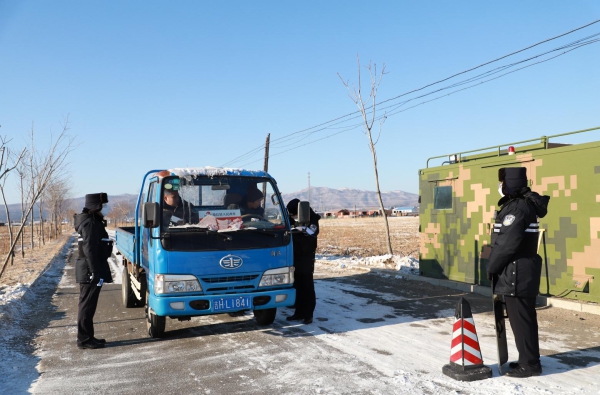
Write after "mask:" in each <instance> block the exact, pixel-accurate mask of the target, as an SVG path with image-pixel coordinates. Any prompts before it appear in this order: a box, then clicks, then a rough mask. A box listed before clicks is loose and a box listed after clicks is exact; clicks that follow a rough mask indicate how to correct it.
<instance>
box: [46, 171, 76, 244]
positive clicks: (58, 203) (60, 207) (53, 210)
mask: <svg viewBox="0 0 600 395" xmlns="http://www.w3.org/2000/svg"><path fill="white" fill-rule="evenodd" d="M70 193H71V188H70V186H69V184H68V181H67V180H66V178H64V177H61V178H59V177H57V178H56V179H55V180H53V181H52V182H51V183H50V184H49V185H48V187H47V188H46V191H45V192H44V194H43V198H44V201H45V202H46V208H47V211H48V216H49V218H48V220H49V223H50V235H49V236H50V238H56V237H58V235H59V234H60V233H62V227H61V223H62V221H63V220H64V219H65V217H66V215H67V210H68V207H67V198H68V196H69V194H70Z"/></svg>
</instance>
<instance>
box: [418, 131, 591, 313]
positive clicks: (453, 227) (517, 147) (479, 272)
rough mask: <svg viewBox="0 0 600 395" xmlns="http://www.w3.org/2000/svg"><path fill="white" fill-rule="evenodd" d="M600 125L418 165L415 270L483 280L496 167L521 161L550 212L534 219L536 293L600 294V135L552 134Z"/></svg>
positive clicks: (494, 201)
mask: <svg viewBox="0 0 600 395" xmlns="http://www.w3.org/2000/svg"><path fill="white" fill-rule="evenodd" d="M598 130H600V128H594V129H587V130H582V131H577V132H572V133H565V134H559V135H554V136H547V137H546V136H544V137H541V138H540V139H535V140H527V141H520V142H517V143H510V144H505V145H502V146H495V147H488V148H483V149H480V150H475V151H468V152H463V153H458V154H453V155H444V156H443V157H434V158H430V159H428V161H427V167H426V168H425V169H421V170H419V178H420V181H419V195H420V197H419V198H420V202H421V205H420V212H419V214H420V224H419V230H420V237H421V240H420V252H419V260H420V270H421V274H422V275H424V276H428V277H435V278H444V279H450V280H454V281H460V282H465V283H470V284H479V285H488V286H489V281H488V280H487V278H486V265H487V259H486V258H487V257H488V256H489V251H490V247H489V244H490V239H491V236H490V231H491V229H493V222H494V216H495V213H496V210H498V209H499V207H498V200H499V199H500V195H499V193H498V169H500V168H501V167H518V166H523V167H526V168H527V176H528V178H529V184H530V187H531V189H532V190H534V191H536V192H538V193H539V194H542V195H548V196H550V197H551V198H550V204H549V209H548V215H547V216H546V217H545V218H542V219H540V230H541V232H540V237H539V243H538V253H539V254H540V256H541V257H542V260H543V267H542V278H541V285H540V293H541V294H543V295H551V296H558V297H566V298H573V299H580V300H586V301H594V302H600V141H594V142H589V143H580V144H573V145H569V144H557V143H552V142H551V140H553V139H555V138H557V137H563V138H567V139H569V138H571V139H573V138H575V137H574V136H573V135H575V134H580V133H584V132H587V133H585V135H580V136H583V137H587V140H588V141H589V140H595V139H597V138H598ZM592 131H596V132H592ZM554 141H556V140H554ZM442 158H443V159H442ZM442 160H445V161H444V162H443V163H442V164H441V165H439V166H435V167H429V166H430V162H432V161H433V162H436V161H437V162H442Z"/></svg>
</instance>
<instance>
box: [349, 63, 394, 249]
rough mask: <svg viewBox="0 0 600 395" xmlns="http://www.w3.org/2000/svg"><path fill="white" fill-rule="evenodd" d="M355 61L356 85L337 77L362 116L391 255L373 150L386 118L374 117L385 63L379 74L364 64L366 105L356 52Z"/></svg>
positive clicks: (389, 244)
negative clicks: (376, 126) (368, 82)
mask: <svg viewBox="0 0 600 395" xmlns="http://www.w3.org/2000/svg"><path fill="white" fill-rule="evenodd" d="M356 63H357V66H358V84H357V87H350V84H349V83H348V81H344V79H343V78H342V76H341V75H340V73H338V77H339V78H340V80H341V81H342V84H344V86H345V87H346V89H347V90H348V95H349V96H350V99H351V100H352V101H353V102H354V104H355V105H356V106H357V107H358V110H359V111H360V113H361V115H362V118H363V123H364V125H363V126H364V128H365V131H364V133H365V135H366V136H367V138H368V140H369V150H370V151H371V155H372V156H373V170H374V172H375V187H376V191H377V198H378V199H379V207H380V209H381V213H382V216H383V220H384V223H385V234H386V238H387V240H386V241H387V249H388V254H390V255H392V254H393V251H392V242H391V239H390V227H389V224H388V219H387V214H386V212H385V207H384V206H383V199H382V198H381V191H380V189H379V173H378V171H377V151H376V150H375V145H376V144H377V142H378V141H379V137H381V128H382V126H383V123H384V122H385V119H386V116H385V113H384V115H383V116H382V117H380V118H377V117H376V108H377V103H376V97H377V90H378V89H379V85H380V84H381V80H382V79H383V76H384V74H385V64H383V66H382V68H381V72H380V73H379V74H378V73H377V64H372V63H371V62H369V65H368V66H366V69H367V70H369V77H370V91H369V100H370V105H368V106H367V104H365V102H364V101H363V97H362V92H361V75H360V58H359V56H358V54H357V55H356ZM376 121H379V125H378V126H379V131H378V133H377V138H376V139H375V140H373V127H374V126H375V122H376Z"/></svg>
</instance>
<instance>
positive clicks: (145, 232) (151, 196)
mask: <svg viewBox="0 0 600 395" xmlns="http://www.w3.org/2000/svg"><path fill="white" fill-rule="evenodd" d="M156 185H157V183H156V181H155V182H151V183H150V185H149V186H148V193H147V194H146V196H144V202H143V203H148V202H156V193H155V192H156ZM136 226H137V224H136ZM151 232H152V229H149V228H142V240H141V245H142V267H144V268H149V267H150V262H149V259H148V247H149V245H148V244H149V243H150V241H151V238H150V235H151Z"/></svg>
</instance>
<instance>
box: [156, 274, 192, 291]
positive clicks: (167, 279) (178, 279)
mask: <svg viewBox="0 0 600 395" xmlns="http://www.w3.org/2000/svg"><path fill="white" fill-rule="evenodd" d="M201 291H202V286H201V285H200V283H199V282H198V279H197V278H196V277H194V276H192V275H190V274H156V275H154V293H155V294H167V293H177V292H201Z"/></svg>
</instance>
